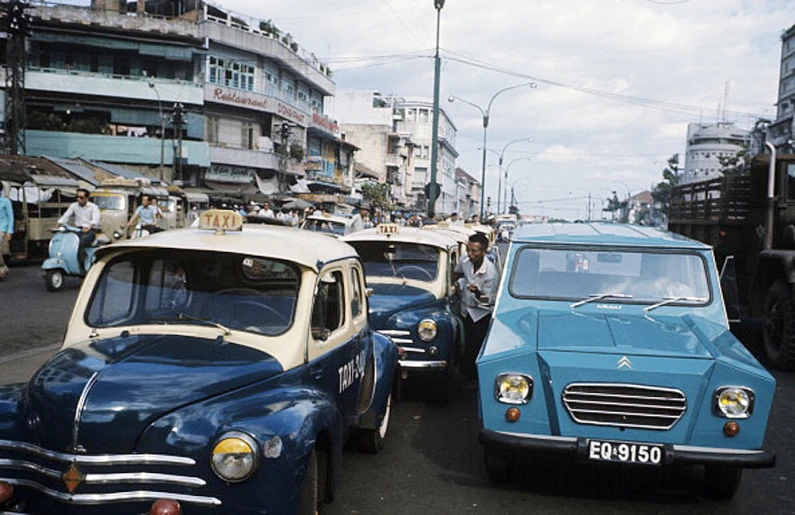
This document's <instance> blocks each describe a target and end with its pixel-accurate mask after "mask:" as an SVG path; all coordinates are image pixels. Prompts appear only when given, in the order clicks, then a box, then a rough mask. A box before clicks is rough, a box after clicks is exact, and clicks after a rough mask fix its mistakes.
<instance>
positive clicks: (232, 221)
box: [199, 209, 243, 234]
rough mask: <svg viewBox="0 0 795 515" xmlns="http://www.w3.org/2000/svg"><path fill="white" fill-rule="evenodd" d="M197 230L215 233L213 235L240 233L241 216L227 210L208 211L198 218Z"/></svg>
mask: <svg viewBox="0 0 795 515" xmlns="http://www.w3.org/2000/svg"><path fill="white" fill-rule="evenodd" d="M199 229H203V230H211V231H215V234H224V233H225V232H226V231H242V230H243V216H241V214H240V213H238V212H237V211H231V210H228V209H210V210H207V211H205V212H204V213H202V214H201V215H200V216H199Z"/></svg>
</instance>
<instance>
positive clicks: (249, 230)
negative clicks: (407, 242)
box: [98, 224, 358, 271]
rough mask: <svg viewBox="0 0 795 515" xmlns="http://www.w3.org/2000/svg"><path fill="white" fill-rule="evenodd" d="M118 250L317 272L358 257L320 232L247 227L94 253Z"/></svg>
mask: <svg viewBox="0 0 795 515" xmlns="http://www.w3.org/2000/svg"><path fill="white" fill-rule="evenodd" d="M118 248H158V249H189V250H202V251H217V252H230V253H236V254H246V255H249V256H262V257H269V258H273V259H280V260H283V261H290V262H293V263H298V264H299V265H303V266H305V267H307V268H310V269H312V270H315V271H318V269H319V268H320V267H322V265H323V264H324V263H330V262H332V261H337V260H340V259H344V258H348V257H357V256H358V254H356V250H355V249H354V248H353V247H351V246H350V245H348V244H346V243H342V242H341V241H339V240H336V239H333V238H329V237H328V236H327V235H325V234H323V233H313V232H310V231H301V230H299V229H295V228H293V227H282V226H278V225H249V224H244V226H243V230H242V231H227V232H226V233H224V234H220V235H217V234H215V232H214V231H212V230H205V229H199V228H194V227H191V228H187V229H178V230H173V231H163V232H159V233H156V234H152V235H150V236H147V237H145V238H140V239H133V240H126V241H122V242H118V243H114V244H113V245H108V246H107V247H101V248H100V249H99V250H98V252H101V253H102V254H105V253H107V252H111V251H113V250H114V249H118ZM100 255H101V254H100Z"/></svg>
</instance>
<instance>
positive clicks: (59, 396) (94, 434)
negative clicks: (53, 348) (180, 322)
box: [25, 335, 282, 454]
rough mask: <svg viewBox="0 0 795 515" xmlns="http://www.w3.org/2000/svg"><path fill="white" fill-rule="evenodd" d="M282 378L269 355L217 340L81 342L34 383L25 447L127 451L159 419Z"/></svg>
mask: <svg viewBox="0 0 795 515" xmlns="http://www.w3.org/2000/svg"><path fill="white" fill-rule="evenodd" d="M280 372H282V367H281V365H280V364H279V363H278V362H277V361H276V359H274V358H273V357H272V356H270V355H268V354H266V353H264V352H261V351H259V350H256V349H252V348H249V347H244V346H241V345H236V344H231V343H226V342H223V341H221V340H220V339H218V340H210V339H205V338H196V337H188V336H153V335H142V336H126V337H125V336H119V337H117V338H110V339H105V340H101V341H93V342H85V343H81V344H78V345H75V346H72V347H70V348H68V349H65V350H64V351H62V352H59V353H58V354H56V355H55V356H54V357H53V358H51V359H50V360H49V361H48V362H47V363H45V364H44V365H43V366H42V367H41V368H40V369H39V370H38V371H37V372H36V374H35V375H34V376H33V377H32V378H31V381H30V383H29V384H28V392H27V399H26V401H27V402H26V403H25V406H26V407H25V411H27V414H26V417H25V419H26V420H27V421H28V426H29V429H30V431H29V435H30V441H31V442H34V443H36V444H38V445H41V446H43V447H45V448H48V449H51V450H55V451H62V452H71V451H75V450H80V451H82V452H87V453H92V454H93V453H123V452H131V451H134V450H135V444H136V441H137V439H138V437H139V435H140V434H141V433H142V432H143V430H144V429H145V428H146V427H147V426H148V425H149V424H151V423H152V422H153V421H155V420H156V419H158V418H159V417H160V416H162V415H164V414H166V413H169V412H171V411H173V410H175V409H177V408H179V407H181V406H185V405H188V404H192V403H194V402H198V401H200V400H203V399H206V398H209V397H213V396H215V395H218V394H221V393H223V392H227V391H230V390H234V389H236V388H240V387H242V386H245V385H247V384H250V383H253V382H256V381H260V380H264V379H267V378H269V377H272V376H273V375H275V374H278V373H280Z"/></svg>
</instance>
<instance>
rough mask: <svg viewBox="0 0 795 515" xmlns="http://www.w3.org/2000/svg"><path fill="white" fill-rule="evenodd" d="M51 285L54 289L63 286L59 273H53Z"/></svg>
mask: <svg viewBox="0 0 795 515" xmlns="http://www.w3.org/2000/svg"><path fill="white" fill-rule="evenodd" d="M52 285H53V287H54V288H56V289H57V288H60V287H61V286H62V285H63V276H62V275H61V273H60V272H55V273H53V274H52Z"/></svg>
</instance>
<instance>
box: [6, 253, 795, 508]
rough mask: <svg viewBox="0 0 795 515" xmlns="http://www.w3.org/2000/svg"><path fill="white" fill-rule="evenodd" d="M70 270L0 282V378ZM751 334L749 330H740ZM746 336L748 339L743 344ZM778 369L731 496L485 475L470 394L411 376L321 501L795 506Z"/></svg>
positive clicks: (41, 339) (25, 357) (604, 479)
mask: <svg viewBox="0 0 795 515" xmlns="http://www.w3.org/2000/svg"><path fill="white" fill-rule="evenodd" d="M78 288H79V281H78V280H70V281H68V282H67V284H66V286H65V288H64V290H63V291H61V292H58V293H50V292H48V291H47V290H46V289H45V287H44V281H43V280H42V278H41V276H40V271H39V268H38V267H37V266H27V267H16V268H13V269H12V270H11V277H10V279H9V280H8V281H5V282H0V299H1V300H2V313H3V316H2V320H3V322H4V323H3V326H2V332H1V333H0V334H1V335H0V383H4V384H5V383H10V382H16V381H23V380H25V379H26V378H28V377H30V375H31V374H32V373H33V371H34V370H35V369H36V367H37V366H39V365H40V364H41V363H42V362H43V361H44V360H45V359H47V357H49V356H50V355H51V354H52V353H53V352H55V350H56V345H57V343H58V340H59V339H60V338H61V336H62V335H63V333H64V330H65V328H66V324H67V322H68V318H69V315H70V310H71V307H72V304H73V302H74V300H75V298H76V296H77V292H78ZM743 338H744V339H745V340H746V341H747V343H749V342H750V343H751V344H753V342H754V340H755V339H757V338H758V337H757V336H756V333H754V332H753V331H748V332H746V333H745V334H744V335H743ZM751 347H752V348H753V345H751ZM774 375H775V376H776V379H777V381H778V387H777V392H776V399H775V402H774V407H773V413H772V415H771V420H770V425H769V427H768V435H767V447H768V448H769V449H771V450H773V451H775V452H776V453H777V455H778V465H777V466H776V468H773V469H763V470H747V471H745V474H744V479H743V484H742V486H741V487H740V491H739V493H738V494H737V496H736V497H735V498H734V500H732V501H729V502H716V501H712V500H708V499H706V498H705V497H704V496H703V493H702V491H701V482H700V481H701V471H700V470H699V469H697V468H691V469H676V470H642V469H616V468H606V467H599V468H591V467H586V466H583V465H582V464H578V463H575V462H571V461H564V460H549V459H547V460H539V459H528V460H527V461H525V462H524V463H523V465H522V468H521V473H520V475H519V476H518V477H517V478H516V480H515V481H513V482H512V483H509V484H507V485H497V484H494V483H491V482H489V480H488V478H487V477H486V471H485V467H484V465H483V459H482V455H481V448H480V444H479V443H478V441H477V432H478V420H477V416H476V414H477V396H476V392H475V391H474V390H464V389H461V390H459V391H458V395H457V396H456V398H455V400H454V401H453V402H452V403H450V404H449V405H447V406H437V405H433V404H427V403H425V402H423V401H422V400H421V399H420V397H419V395H417V392H416V389H414V390H415V391H412V388H407V389H406V390H407V391H406V392H405V395H404V399H403V401H402V402H400V403H399V404H396V405H394V406H393V412H392V421H391V424H390V428H389V434H388V436H387V444H386V447H385V449H384V450H383V452H382V453H381V454H378V455H367V454H361V453H359V452H357V451H356V450H355V449H348V450H346V452H345V455H344V460H345V461H344V464H343V468H344V475H343V479H342V484H341V488H340V490H339V491H338V493H337V498H336V499H335V501H334V502H333V503H331V504H330V505H328V506H327V507H326V509H325V510H324V511H323V513H326V514H329V515H342V514H380V513H390V514H404V513H405V514H430V513H433V514H447V513H450V514H452V513H455V514H460V513H482V514H502V513H505V514H509V513H510V514H514V513H528V512H532V513H539V514H579V513H588V514H605V515H607V514H616V513H644V514H681V513H687V514H688V515H700V514H703V515H708V514H715V515H717V514H721V515H732V514H737V515H740V514H743V515H745V514H756V513H759V514H773V515H793V514H795V434H794V433H795V430H793V427H795V415H794V414H793V410H792V407H793V404H794V403H793V399H795V374H785V373H780V372H774Z"/></svg>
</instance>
